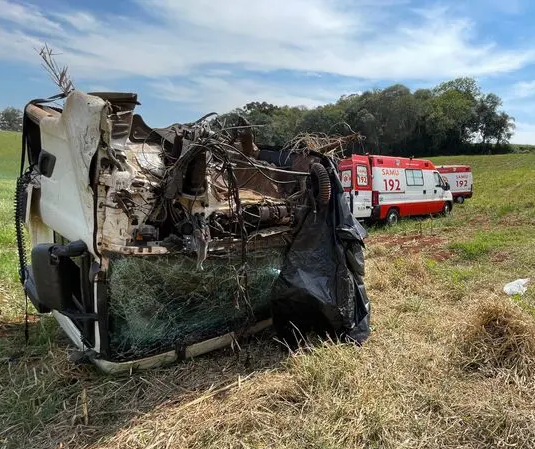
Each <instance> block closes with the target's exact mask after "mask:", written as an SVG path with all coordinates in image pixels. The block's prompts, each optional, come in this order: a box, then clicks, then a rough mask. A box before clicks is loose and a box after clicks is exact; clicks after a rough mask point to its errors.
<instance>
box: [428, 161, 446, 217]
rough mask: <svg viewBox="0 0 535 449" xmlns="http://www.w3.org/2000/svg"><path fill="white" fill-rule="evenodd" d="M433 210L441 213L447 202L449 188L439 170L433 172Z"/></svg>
mask: <svg viewBox="0 0 535 449" xmlns="http://www.w3.org/2000/svg"><path fill="white" fill-rule="evenodd" d="M433 181H434V182H433V203H434V204H433V211H432V213H435V214H437V213H440V212H442V209H443V208H444V203H445V202H446V197H447V193H446V192H447V190H446V189H445V188H444V180H443V179H442V176H440V173H439V172H438V171H435V172H433Z"/></svg>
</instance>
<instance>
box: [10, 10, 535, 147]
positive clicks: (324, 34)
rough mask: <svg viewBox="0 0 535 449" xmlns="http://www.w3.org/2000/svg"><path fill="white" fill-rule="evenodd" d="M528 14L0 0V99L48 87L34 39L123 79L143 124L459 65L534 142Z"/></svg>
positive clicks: (375, 84)
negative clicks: (497, 97)
mask: <svg viewBox="0 0 535 449" xmlns="http://www.w3.org/2000/svg"><path fill="white" fill-rule="evenodd" d="M534 18H535V2H533V1H531V0H507V1H504V0H486V1H485V0H466V1H465V2H459V1H456V0H451V1H437V2H434V1H426V2H424V1H418V0H226V1H217V0H174V1H173V0H130V1H125V0H123V1H115V2H114V1H111V0H107V1H104V0H92V1H76V2H74V1H71V2H68V1H65V0H29V1H24V2H19V1H14V0H0V68H1V70H0V108H4V107H6V106H9V105H14V106H17V107H22V106H23V105H24V104H25V103H26V102H27V101H28V100H29V99H32V98H36V97H43V96H44V95H52V94H54V93H56V90H55V86H54V85H53V84H52V82H51V81H50V80H49V79H48V78H47V75H46V74H45V72H44V71H43V69H42V68H41V67H40V60H39V57H38V56H37V53H36V50H35V49H36V48H39V47H40V46H41V45H42V44H43V43H45V42H46V43H48V45H49V46H50V47H52V48H53V49H54V50H55V51H56V52H57V53H60V55H59V56H57V58H56V59H57V60H58V62H59V63H60V64H62V65H63V64H65V65H68V66H69V70H70V74H71V77H72V78H73V80H74V82H75V85H76V87H77V88H78V89H82V90H85V91H97V90H114V91H130V92H137V93H138V94H139V100H140V102H141V103H142V106H140V107H139V112H140V113H141V114H142V115H143V116H144V117H145V119H146V121H147V122H148V123H149V124H151V125H153V126H165V125H168V124H170V123H175V122H180V121H191V120H193V119H196V118H198V117H200V116H201V115H204V114H205V113H206V112H211V111H216V112H226V111H228V110H230V109H232V108H234V107H238V106H241V105H243V104H245V103H247V102H249V101H255V100H257V101H268V102H271V103H275V104H290V105H304V106H317V105H319V104H324V103H328V102H332V101H336V100H337V99H338V98H339V97H340V96H341V95H343V94H349V93H354V92H359V91H363V90H366V89H370V88H381V87H385V86H388V85H390V84H393V83H403V84H405V85H407V86H408V87H410V88H418V87H431V86H433V85H435V84H437V83H439V82H441V81H444V80H448V79H452V78H455V77H459V76H472V77H475V78H476V79H477V80H478V81H479V83H480V85H481V87H482V88H483V90H484V91H492V92H494V93H496V94H498V95H500V96H501V97H502V99H503V100H504V109H505V110H506V111H507V112H508V113H509V114H511V115H513V116H514V117H515V118H516V124H517V130H516V133H515V136H514V137H513V139H512V141H513V142H516V143H532V144H535V27H533V19H534Z"/></svg>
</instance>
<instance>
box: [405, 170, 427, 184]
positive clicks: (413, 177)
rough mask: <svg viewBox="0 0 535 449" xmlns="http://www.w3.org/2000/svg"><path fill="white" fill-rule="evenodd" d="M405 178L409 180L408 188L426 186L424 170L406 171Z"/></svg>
mask: <svg viewBox="0 0 535 449" xmlns="http://www.w3.org/2000/svg"><path fill="white" fill-rule="evenodd" d="M405 177H406V179H407V185H408V186H423V185H424V173H423V172H422V170H412V169H406V170H405Z"/></svg>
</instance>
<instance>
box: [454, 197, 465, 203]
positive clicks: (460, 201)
mask: <svg viewBox="0 0 535 449" xmlns="http://www.w3.org/2000/svg"><path fill="white" fill-rule="evenodd" d="M455 202H457V203H458V204H463V203H464V196H458V197H457V198H455Z"/></svg>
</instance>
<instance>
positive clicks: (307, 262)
mask: <svg viewBox="0 0 535 449" xmlns="http://www.w3.org/2000/svg"><path fill="white" fill-rule="evenodd" d="M322 163H323V165H324V166H325V167H326V168H327V169H328V171H329V173H330V179H331V186H332V195H331V200H330V203H329V206H328V207H326V208H324V209H323V210H318V211H316V212H314V211H313V209H312V208H311V209H310V210H309V211H308V212H307V214H306V217H305V218H304V220H303V223H302V226H301V227H300V229H299V230H298V231H297V233H296V235H295V237H294V240H293V242H292V244H291V245H290V248H289V250H288V252H287V253H286V255H285V258H284V261H283V265H282V267H281V272H280V274H279V277H278V278H277V280H276V281H275V283H274V286H273V290H272V296H271V305H272V313H273V323H274V326H275V329H276V331H277V333H278V335H279V337H280V338H281V339H283V340H285V341H286V342H287V343H288V344H290V345H292V346H293V345H295V344H296V343H297V340H298V339H299V338H301V337H302V336H303V335H304V334H305V333H307V332H309V331H314V332H316V333H318V334H320V335H327V336H329V337H331V338H342V339H343V338H347V337H349V338H351V339H353V340H354V341H355V342H357V343H359V344H360V343H362V342H363V341H364V340H366V338H367V337H368V335H369V333H370V304H369V300H368V297H367V295H366V289H365V287H364V283H363V276H364V255H363V248H364V243H363V239H364V238H365V237H366V235H367V233H366V230H365V229H364V228H363V227H362V226H361V225H360V223H359V222H358V221H357V220H356V219H355V218H354V217H353V216H352V215H351V212H350V210H349V207H348V205H347V202H346V201H345V200H344V198H343V196H342V195H343V189H342V186H341V184H340V181H339V179H338V177H337V175H336V169H335V166H334V164H333V163H332V161H331V160H330V159H328V158H326V157H323V158H322Z"/></svg>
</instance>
